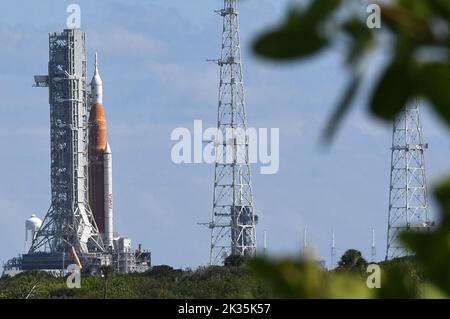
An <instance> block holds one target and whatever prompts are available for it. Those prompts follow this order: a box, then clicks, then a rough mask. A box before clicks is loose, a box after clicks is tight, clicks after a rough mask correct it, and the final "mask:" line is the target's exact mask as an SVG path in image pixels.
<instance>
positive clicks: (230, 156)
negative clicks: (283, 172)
mask: <svg viewBox="0 0 450 319" xmlns="http://www.w3.org/2000/svg"><path fill="white" fill-rule="evenodd" d="M216 12H217V13H218V14H219V15H220V16H222V18H223V34H222V54H221V58H220V59H219V60H217V64H218V65H219V67H220V85H219V106H218V116H217V129H218V133H219V134H218V135H220V136H223V137H224V138H223V140H222V141H219V140H216V141H214V143H215V153H216V164H215V179H214V199H213V212H212V221H211V223H210V224H209V227H210V228H211V250H210V264H213V265H215V264H220V263H221V262H223V259H224V258H226V257H227V256H229V255H244V256H252V255H254V254H255V253H256V229H255V224H256V219H257V217H256V215H255V213H254V208H253V194H252V182H251V168H250V164H249V154H248V147H249V145H248V138H247V136H246V129H247V115H246V110H245V104H244V83H243V76H242V64H241V49H240V37H239V22H238V10H237V1H236V0H224V7H223V9H221V10H218V11H216ZM230 132H231V133H230Z"/></svg>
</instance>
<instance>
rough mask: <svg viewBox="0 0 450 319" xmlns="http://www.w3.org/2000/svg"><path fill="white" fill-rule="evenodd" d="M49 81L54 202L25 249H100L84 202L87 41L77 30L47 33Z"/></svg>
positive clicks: (41, 82) (39, 79)
mask: <svg viewBox="0 0 450 319" xmlns="http://www.w3.org/2000/svg"><path fill="white" fill-rule="evenodd" d="M48 72H49V75H48V76H36V77H35V81H36V86H38V87H49V103H50V135H51V137H50V139H51V191H52V202H51V206H50V209H49V210H48V212H47V214H46V216H45V218H44V221H43V224H42V227H41V228H40V230H39V231H38V233H37V235H36V238H35V240H34V241H33V244H32V246H31V248H30V250H29V254H32V253H36V252H39V251H43V252H49V253H64V254H66V253H67V252H70V251H71V249H72V247H74V248H75V249H76V251H77V252H78V253H80V254H85V253H97V252H104V251H105V249H104V245H103V242H102V239H101V236H100V234H99V232H98V228H97V226H96V224H95V221H94V218H93V214H92V211H91V209H90V207H89V202H88V157H87V140H88V136H87V134H88V133H87V114H88V109H87V105H88V103H87V102H88V101H87V92H86V75H87V74H86V73H87V72H86V45H85V33H84V32H83V31H81V30H64V31H63V32H62V33H52V34H50V35H49V65H48Z"/></svg>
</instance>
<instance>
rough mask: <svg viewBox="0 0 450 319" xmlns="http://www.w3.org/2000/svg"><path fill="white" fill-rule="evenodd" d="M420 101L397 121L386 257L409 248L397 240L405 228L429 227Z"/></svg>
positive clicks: (425, 145)
mask: <svg viewBox="0 0 450 319" xmlns="http://www.w3.org/2000/svg"><path fill="white" fill-rule="evenodd" d="M427 148H428V144H425V143H424V142H423V136H422V125H421V118H420V105H419V100H418V99H416V101H415V102H414V104H412V105H410V106H406V107H405V108H404V109H403V111H402V112H401V113H400V114H399V115H398V116H397V118H396V119H395V121H394V130H393V135H392V157H391V184H390V196H389V221H388V231H387V249H386V260H388V259H392V258H396V257H401V256H405V255H407V254H408V251H407V250H406V249H405V248H404V247H403V246H402V245H401V243H400V242H399V240H398V236H399V234H400V233H401V232H402V231H403V230H429V229H430V227H431V226H432V222H431V221H430V216H429V209H428V192H427V183H426V175H425V163H424V151H425V150H426V149H427Z"/></svg>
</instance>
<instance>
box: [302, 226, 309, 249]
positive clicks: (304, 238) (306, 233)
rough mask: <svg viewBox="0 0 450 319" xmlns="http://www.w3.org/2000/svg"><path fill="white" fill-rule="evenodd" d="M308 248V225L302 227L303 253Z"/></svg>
mask: <svg viewBox="0 0 450 319" xmlns="http://www.w3.org/2000/svg"><path fill="white" fill-rule="evenodd" d="M307 250H308V226H305V228H304V229H303V254H306V251H307Z"/></svg>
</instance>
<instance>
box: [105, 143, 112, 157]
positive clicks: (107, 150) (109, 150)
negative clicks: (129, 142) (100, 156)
mask: <svg viewBox="0 0 450 319" xmlns="http://www.w3.org/2000/svg"><path fill="white" fill-rule="evenodd" d="M105 153H106V154H111V147H110V146H109V143H108V142H107V143H106V149H105Z"/></svg>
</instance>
